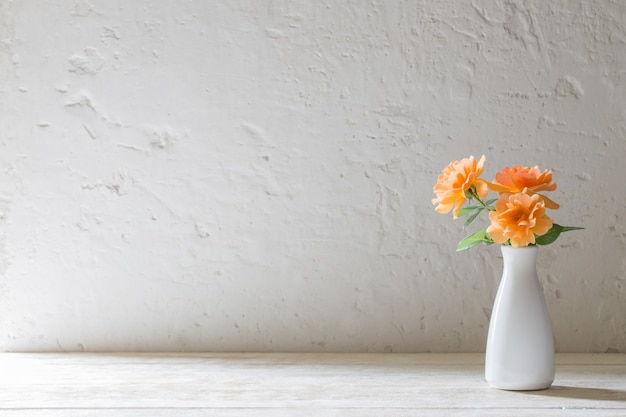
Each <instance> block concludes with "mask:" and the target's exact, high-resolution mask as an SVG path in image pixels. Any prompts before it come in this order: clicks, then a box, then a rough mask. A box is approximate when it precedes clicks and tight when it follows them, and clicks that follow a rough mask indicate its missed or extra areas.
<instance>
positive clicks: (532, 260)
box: [501, 245, 538, 271]
mask: <svg viewBox="0 0 626 417" xmlns="http://www.w3.org/2000/svg"><path fill="white" fill-rule="evenodd" d="M501 250H502V258H503V259H504V266H505V267H511V268H515V269H517V270H519V269H526V270H533V271H534V270H536V265H537V252H538V248H537V246H526V247H523V248H514V247H512V246H504V245H503V246H501Z"/></svg>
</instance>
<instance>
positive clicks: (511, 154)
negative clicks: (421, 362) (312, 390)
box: [0, 0, 626, 352]
mask: <svg viewBox="0 0 626 417" xmlns="http://www.w3.org/2000/svg"><path fill="white" fill-rule="evenodd" d="M625 51H626V2H623V1H619V0H616V1H608V0H607V1H584V0H573V1H549V2H547V1H509V0H502V1H492V0H489V1H487V0H473V1H471V2H470V1H467V2H466V1H408V0H407V1H365V0H363V1H344V0H341V1H339V0H338V1H310V0H299V1H287V0H284V1H280V0H275V1H272V0H263V1H243V0H232V1H200V0H197V1H191V0H185V1H182V0H181V1H166V0H137V1H122V0H56V1H35V0H20V1H17V0H16V1H11V0H2V1H0V272H1V276H0V349H3V350H246V351H257V350H258V351H277V350H281V351H285V350H287V351H376V352H382V351H393V352H412V351H420V352H421V351H445V352H449V351H481V350H483V349H484V344H485V338H486V330H487V326H488V316H489V314H490V310H491V304H492V301H493V297H494V295H495V291H496V288H497V285H498V280H499V277H500V273H501V260H500V259H499V258H498V256H499V253H498V248H497V247H495V246H493V247H478V248H474V249H473V250H471V251H469V252H464V253H456V252H455V246H456V243H457V242H458V240H460V239H461V238H462V237H463V236H464V235H465V234H466V232H465V231H463V230H462V225H461V223H460V222H453V221H452V218H451V216H441V215H438V214H436V213H435V212H434V211H433V206H432V205H431V202H430V200H431V198H432V197H433V195H432V186H433V185H434V182H435V179H436V177H437V174H438V173H439V171H440V170H441V169H442V168H443V167H444V166H445V165H446V164H447V163H448V162H449V161H450V160H452V159H460V158H463V157H466V156H468V155H470V154H474V155H476V156H477V157H478V156H480V155H481V154H485V155H486V156H487V168H486V174H487V176H488V177H492V176H493V175H494V174H495V173H496V172H497V171H498V170H499V169H501V168H502V167H504V166H506V165H511V164H527V165H535V164H538V165H540V166H541V167H542V168H549V169H552V170H553V171H554V175H555V180H556V182H557V183H558V189H557V191H556V192H555V193H554V194H553V195H552V196H553V197H554V199H555V200H557V201H559V202H560V203H561V204H562V209H561V210H559V211H558V212H556V213H555V217H556V220H557V221H558V222H559V223H560V224H566V225H582V226H584V227H586V230H585V231H582V232H572V233H571V234H568V235H564V236H563V237H562V238H561V239H560V240H559V241H557V243H556V244H554V245H552V246H550V247H547V248H544V249H543V250H542V252H541V254H540V260H539V266H540V275H541V277H542V283H543V285H544V287H545V293H546V299H547V301H548V304H549V309H550V312H551V315H552V319H553V326H554V332H555V338H556V345H557V349H558V350H559V351H578V352H604V351H622V352H623V351H626V305H625V303H624V300H625V295H626V282H625V280H626V263H625V262H626V261H625V253H626V226H625V223H626V208H625V207H626V187H625V186H624V178H626V164H624V160H625V157H626V140H625V138H626V100H625V97H626V70H625V68H626V53H625Z"/></svg>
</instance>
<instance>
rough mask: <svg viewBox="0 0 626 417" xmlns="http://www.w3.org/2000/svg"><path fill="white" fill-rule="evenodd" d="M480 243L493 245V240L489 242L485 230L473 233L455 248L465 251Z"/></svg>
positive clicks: (489, 239)
mask: <svg viewBox="0 0 626 417" xmlns="http://www.w3.org/2000/svg"><path fill="white" fill-rule="evenodd" d="M481 243H483V244H485V245H491V244H492V243H493V240H491V238H490V237H488V236H487V232H486V231H485V229H481V230H479V231H477V232H474V233H472V234H471V235H469V236H468V237H466V238H465V239H463V240H462V241H460V242H459V244H458V246H457V247H456V250H457V251H463V250H467V249H469V248H472V247H474V246H476V245H478V244H481Z"/></svg>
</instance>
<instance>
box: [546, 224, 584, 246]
mask: <svg viewBox="0 0 626 417" xmlns="http://www.w3.org/2000/svg"><path fill="white" fill-rule="evenodd" d="M581 229H584V227H575V226H561V225H558V224H556V223H554V224H553V225H552V228H551V229H550V230H548V232H547V233H546V234H545V235H541V236H537V237H536V238H535V244H537V245H549V244H550V243H552V242H554V241H555V240H556V239H557V238H558V237H559V236H560V235H561V233H563V232H568V231H570V230H581Z"/></svg>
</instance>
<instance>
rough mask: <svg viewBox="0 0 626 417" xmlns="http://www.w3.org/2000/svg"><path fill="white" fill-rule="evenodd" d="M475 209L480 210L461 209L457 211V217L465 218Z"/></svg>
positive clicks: (471, 207) (475, 207)
mask: <svg viewBox="0 0 626 417" xmlns="http://www.w3.org/2000/svg"><path fill="white" fill-rule="evenodd" d="M477 208H480V206H469V207H463V208H462V209H461V211H459V217H463V216H467V215H468V214H470V213H471V212H473V211H474V210H476V209H477Z"/></svg>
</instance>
